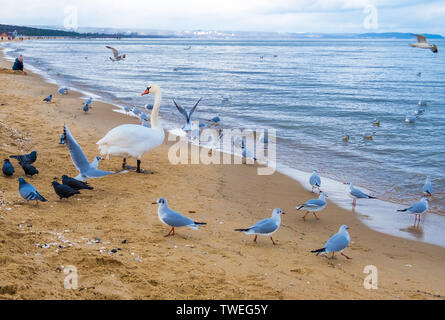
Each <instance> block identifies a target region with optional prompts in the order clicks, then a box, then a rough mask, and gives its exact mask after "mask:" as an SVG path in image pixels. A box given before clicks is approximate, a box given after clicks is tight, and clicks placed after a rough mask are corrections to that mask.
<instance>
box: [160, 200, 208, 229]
mask: <svg viewBox="0 0 445 320" xmlns="http://www.w3.org/2000/svg"><path fill="white" fill-rule="evenodd" d="M152 204H158V205H159V207H158V217H159V220H161V222H162V223H164V224H166V225H168V226H170V227H172V228H171V230H170V232H169V233H168V234H166V235H165V237H168V236H170V235H172V236H174V235H175V228H178V227H189V228H191V229H195V230H198V226H201V225H205V224H207V223H205V222H195V221H193V220H192V219H189V218H187V217H184V216H183V215H182V214H180V213H179V212H176V211H173V210H172V209H170V208H169V207H168V203H167V200H166V199H165V198H159V199H158V200H156V202H153V203H152Z"/></svg>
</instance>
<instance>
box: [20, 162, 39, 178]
mask: <svg viewBox="0 0 445 320" xmlns="http://www.w3.org/2000/svg"><path fill="white" fill-rule="evenodd" d="M19 164H20V166H21V167H22V169H23V171H24V172H25V175H27V176H31V177H32V176H33V175H35V174H38V173H39V170H37V169H36V167H34V166H33V165H32V164H29V163H25V162H19Z"/></svg>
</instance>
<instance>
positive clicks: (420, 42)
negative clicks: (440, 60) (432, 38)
mask: <svg viewBox="0 0 445 320" xmlns="http://www.w3.org/2000/svg"><path fill="white" fill-rule="evenodd" d="M414 36H415V37H416V38H417V43H412V44H411V47H415V48H422V49H430V50H431V51H432V52H434V53H437V51H438V50H437V46H436V45H435V44H429V43H428V42H427V41H426V37H425V36H422V35H420V34H414Z"/></svg>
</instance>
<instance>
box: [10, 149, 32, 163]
mask: <svg viewBox="0 0 445 320" xmlns="http://www.w3.org/2000/svg"><path fill="white" fill-rule="evenodd" d="M10 158H13V159H17V161H18V162H23V163H29V164H32V163H34V162H35V161H36V160H37V151H32V152H31V153H28V154H22V155H18V156H10Z"/></svg>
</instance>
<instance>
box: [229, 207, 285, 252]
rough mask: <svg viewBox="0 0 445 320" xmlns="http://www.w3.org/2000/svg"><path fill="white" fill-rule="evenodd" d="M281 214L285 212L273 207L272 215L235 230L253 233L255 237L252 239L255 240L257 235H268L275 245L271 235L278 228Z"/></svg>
mask: <svg viewBox="0 0 445 320" xmlns="http://www.w3.org/2000/svg"><path fill="white" fill-rule="evenodd" d="M281 214H285V212H283V211H282V210H281V209H280V208H275V209H273V211H272V217H271V218H267V219H263V220H261V221H259V222H257V223H255V224H254V225H253V226H251V227H250V228H247V229H235V231H239V232H244V233H245V234H254V235H255V238H254V239H253V241H254V242H256V239H257V237H258V235H260V236H270V240H272V243H273V244H274V245H275V244H276V243H275V241H273V238H272V235H273V234H274V233H275V232H276V231H277V230H278V228H279V227H280V224H281Z"/></svg>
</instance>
